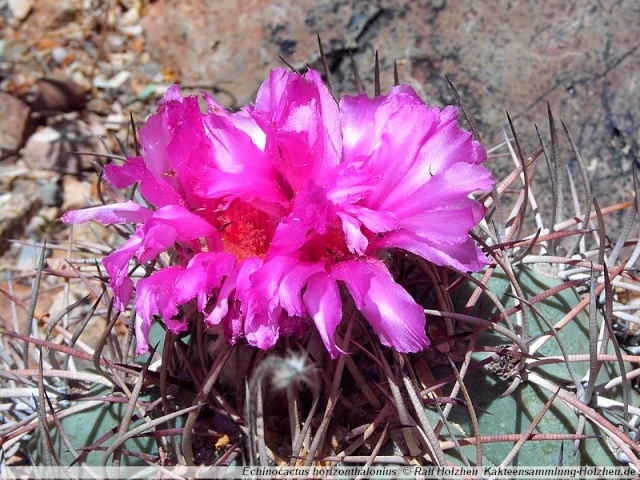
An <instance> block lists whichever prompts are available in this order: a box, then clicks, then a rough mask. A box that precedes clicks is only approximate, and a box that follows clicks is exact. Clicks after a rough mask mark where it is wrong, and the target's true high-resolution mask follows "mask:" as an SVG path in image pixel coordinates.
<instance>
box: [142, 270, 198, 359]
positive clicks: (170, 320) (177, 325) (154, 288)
mask: <svg viewBox="0 0 640 480" xmlns="http://www.w3.org/2000/svg"><path fill="white" fill-rule="evenodd" d="M181 271H182V268H180V267H167V268H164V269H162V270H158V271H157V272H155V273H154V274H153V275H151V276H150V277H147V278H143V279H141V280H140V281H138V284H137V285H136V299H135V302H134V304H135V308H136V321H135V329H136V354H142V353H146V352H147V350H148V348H149V330H150V329H151V322H152V320H153V316H154V315H156V314H159V315H160V316H161V317H162V318H163V320H164V323H165V324H166V325H167V328H168V329H169V331H171V332H173V333H180V332H183V331H185V330H186V328H187V323H186V320H184V319H176V318H174V317H175V316H176V314H177V313H178V307H177V305H176V302H175V298H174V293H173V292H174V289H175V283H176V279H177V277H178V275H179V274H180V272H181Z"/></svg>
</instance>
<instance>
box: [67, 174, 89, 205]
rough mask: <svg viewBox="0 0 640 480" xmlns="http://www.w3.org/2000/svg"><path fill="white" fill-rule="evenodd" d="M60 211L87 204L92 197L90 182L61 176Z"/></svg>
mask: <svg viewBox="0 0 640 480" xmlns="http://www.w3.org/2000/svg"><path fill="white" fill-rule="evenodd" d="M62 192H63V195H62V198H63V200H62V211H63V212H66V211H68V210H77V209H79V208H84V207H87V206H89V204H90V203H91V198H92V195H91V193H92V190H91V184H90V183H89V182H86V181H81V180H78V179H77V178H76V177H72V176H70V175H65V176H64V177H63V178H62Z"/></svg>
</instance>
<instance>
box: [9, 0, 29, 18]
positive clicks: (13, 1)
mask: <svg viewBox="0 0 640 480" xmlns="http://www.w3.org/2000/svg"><path fill="white" fill-rule="evenodd" d="M7 4H8V6H9V10H10V11H11V15H13V16H14V17H15V18H17V19H18V20H24V19H25V18H27V15H29V13H30V12H31V9H32V8H33V0H8V1H7Z"/></svg>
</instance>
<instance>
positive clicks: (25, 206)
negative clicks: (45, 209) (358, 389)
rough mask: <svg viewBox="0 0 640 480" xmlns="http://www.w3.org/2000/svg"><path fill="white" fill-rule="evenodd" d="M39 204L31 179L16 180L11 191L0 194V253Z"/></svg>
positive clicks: (19, 231) (20, 230)
mask: <svg viewBox="0 0 640 480" xmlns="http://www.w3.org/2000/svg"><path fill="white" fill-rule="evenodd" d="M41 205H42V202H41V200H40V198H39V197H38V195H37V192H36V185H35V183H34V182H32V181H21V180H16V181H15V182H14V184H13V190H12V191H10V192H6V193H4V194H2V195H0V212H2V215H0V253H3V252H4V251H5V250H6V249H7V248H8V246H9V240H11V239H14V238H17V236H18V235H19V234H20V233H21V232H22V231H23V230H24V229H25V227H26V225H27V224H28V222H29V219H30V218H31V216H32V215H34V214H35V212H36V211H37V210H38V209H39V208H40V206H41Z"/></svg>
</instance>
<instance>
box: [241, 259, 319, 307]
mask: <svg viewBox="0 0 640 480" xmlns="http://www.w3.org/2000/svg"><path fill="white" fill-rule="evenodd" d="M320 271H324V265H323V264H322V263H311V262H302V261H298V260H296V259H295V258H289V257H285V256H280V257H276V258H275V259H274V260H271V261H268V262H266V263H265V264H264V265H263V266H262V268H260V270H259V271H258V272H256V273H255V274H254V275H253V277H252V282H253V285H254V288H256V289H257V290H259V291H260V293H261V294H262V295H263V296H264V298H265V299H268V301H269V308H270V310H275V309H276V308H277V307H282V308H284V310H285V311H286V312H287V313H288V314H289V315H291V316H302V315H303V314H304V312H305V310H304V305H303V303H302V290H303V289H304V287H305V285H306V282H307V279H308V278H309V277H310V276H311V275H313V274H314V273H317V272H320Z"/></svg>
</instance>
